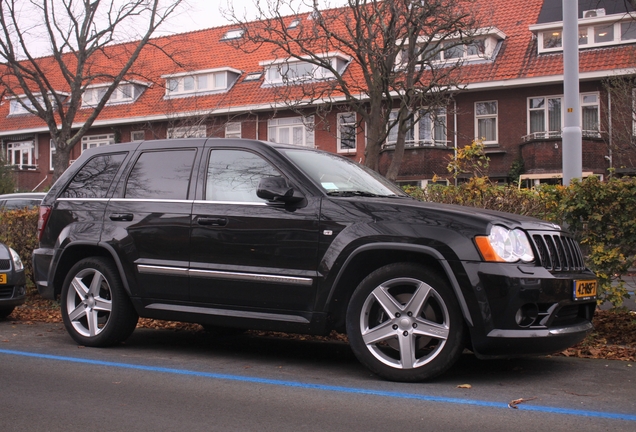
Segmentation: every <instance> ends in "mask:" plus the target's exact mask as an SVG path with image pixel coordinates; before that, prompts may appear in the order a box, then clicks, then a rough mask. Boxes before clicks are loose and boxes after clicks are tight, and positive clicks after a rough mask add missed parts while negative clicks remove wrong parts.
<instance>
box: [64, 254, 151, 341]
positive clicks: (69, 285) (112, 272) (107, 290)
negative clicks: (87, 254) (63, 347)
mask: <svg viewBox="0 0 636 432" xmlns="http://www.w3.org/2000/svg"><path fill="white" fill-rule="evenodd" d="M61 305H62V319H63V321H64V326H65V327H66V330H67V331H68V332H69V334H70V335H71V337H72V338H73V339H75V341H76V342H77V343H79V344H82V345H85V346H108V345H113V344H116V343H118V342H121V341H123V340H125V339H126V338H128V336H130V334H131V333H132V332H133V330H134V329H135V327H136V325H137V321H138V318H139V317H138V315H137V313H136V312H135V309H134V307H133V305H132V303H131V302H130V299H129V298H128V296H127V294H126V291H125V290H124V286H123V283H122V281H121V278H120V277H119V273H118V272H117V268H116V267H115V265H114V264H113V263H112V261H110V260H108V259H105V258H102V257H92V258H86V259H83V260H81V261H79V262H78V263H77V264H75V265H74V266H73V268H71V270H70V271H69V273H68V275H67V276H66V280H65V281H64V286H63V287H62V296H61Z"/></svg>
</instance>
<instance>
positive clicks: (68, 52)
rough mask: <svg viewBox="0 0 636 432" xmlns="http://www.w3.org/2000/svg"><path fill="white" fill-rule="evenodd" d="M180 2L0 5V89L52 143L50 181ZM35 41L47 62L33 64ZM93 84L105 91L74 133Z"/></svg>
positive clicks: (85, 0)
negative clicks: (41, 45)
mask: <svg viewBox="0 0 636 432" xmlns="http://www.w3.org/2000/svg"><path fill="white" fill-rule="evenodd" d="M182 1H183V0H165V1H162V0H127V1H120V0H110V1H103V0H28V1H27V0H0V25H1V29H0V59H1V61H2V62H3V63H4V64H3V65H2V67H1V69H0V89H1V91H2V92H3V93H4V94H5V96H8V97H10V98H11V99H12V102H13V103H17V104H20V106H21V107H22V108H23V110H25V111H26V112H29V113H31V114H33V115H36V116H38V117H39V118H41V119H42V120H43V121H44V122H45V123H46V125H47V127H48V129H49V132H50V134H51V139H52V140H53V143H54V144H55V154H54V157H53V168H54V175H53V177H54V179H57V178H58V177H59V176H60V175H61V174H62V173H63V172H64V170H65V169H66V168H67V167H68V163H69V156H70V152H71V150H72V148H73V147H74V146H75V145H76V144H77V143H78V142H80V140H81V138H82V136H83V135H84V134H85V133H86V132H87V131H88V130H89V128H90V127H91V126H92V125H93V122H94V121H95V119H96V118H97V117H98V115H99V114H100V112H101V111H102V109H103V108H104V106H105V105H106V103H107V102H108V100H109V99H110V97H111V96H112V95H113V93H114V92H115V91H116V90H117V88H118V86H119V85H120V83H122V80H125V79H128V76H129V75H130V74H131V73H132V68H133V65H135V62H136V61H137V59H138V57H139V55H140V53H141V52H142V50H143V49H144V47H146V45H147V44H148V43H149V41H150V38H151V36H152V35H153V34H154V33H155V31H156V30H157V29H158V28H159V27H160V26H161V25H162V24H163V23H164V22H165V21H166V19H167V18H168V17H169V16H170V15H171V14H172V13H173V12H174V11H175V8H176V7H177V6H179V4H180V3H181V2H182ZM26 13H28V14H29V19H28V22H26V21H25V20H24V15H25V14H26ZM34 23H35V24H34ZM133 31H134V33H132V32H133ZM34 37H37V38H38V39H39V40H40V41H42V40H45V41H46V44H47V54H50V55H48V56H46V57H38V53H37V52H36V51H35V50H34V45H33V42H34V40H33V39H34ZM122 42H125V43H122ZM116 43H120V45H117V53H116V55H115V54H113V44H116ZM97 83H101V84H107V85H105V86H104V87H103V90H102V91H101V92H100V93H99V94H98V97H97V100H96V101H94V106H93V107H92V111H91V112H90V114H89V115H88V116H87V117H86V118H84V117H82V122H83V123H82V124H81V126H79V127H77V126H74V123H75V122H76V119H77V115H78V111H79V110H80V108H81V107H82V96H83V95H84V93H85V91H86V89H87V87H88V86H91V85H94V84H97Z"/></svg>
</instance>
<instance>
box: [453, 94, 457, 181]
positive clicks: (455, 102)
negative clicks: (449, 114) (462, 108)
mask: <svg viewBox="0 0 636 432" xmlns="http://www.w3.org/2000/svg"><path fill="white" fill-rule="evenodd" d="M453 129H454V130H453V148H454V150H453V151H454V153H455V161H457V101H456V100H455V99H453ZM455 186H457V173H455Z"/></svg>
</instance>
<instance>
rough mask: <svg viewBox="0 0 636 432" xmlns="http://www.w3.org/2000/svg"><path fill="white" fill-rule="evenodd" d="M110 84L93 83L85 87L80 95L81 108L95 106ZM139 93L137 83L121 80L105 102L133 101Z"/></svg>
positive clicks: (115, 103)
mask: <svg viewBox="0 0 636 432" xmlns="http://www.w3.org/2000/svg"><path fill="white" fill-rule="evenodd" d="M109 85H110V84H102V85H94V86H88V87H86V90H85V91H84V94H83V95H82V108H91V107H94V106H97V104H98V103H99V101H100V100H102V97H103V96H104V94H105V93H106V91H107V90H108V86H109ZM140 94H141V91H140V90H139V84H138V83H135V82H132V81H130V82H122V83H120V84H119V85H118V86H117V88H116V89H115V90H114V91H113V93H112V94H111V95H110V98H108V101H107V102H106V106H109V105H120V104H127V103H132V102H134V101H135V100H136V99H137V97H139V95H140Z"/></svg>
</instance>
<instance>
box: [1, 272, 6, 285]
mask: <svg viewBox="0 0 636 432" xmlns="http://www.w3.org/2000/svg"><path fill="white" fill-rule="evenodd" d="M6 283H7V274H6V273H0V285H4V284H6Z"/></svg>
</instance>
